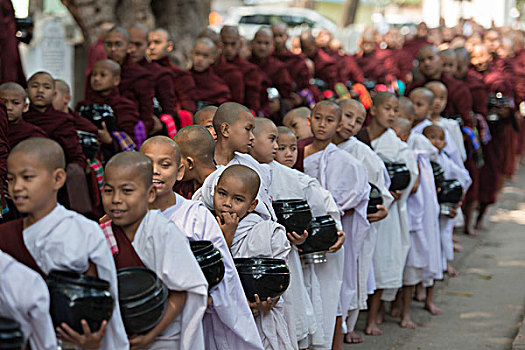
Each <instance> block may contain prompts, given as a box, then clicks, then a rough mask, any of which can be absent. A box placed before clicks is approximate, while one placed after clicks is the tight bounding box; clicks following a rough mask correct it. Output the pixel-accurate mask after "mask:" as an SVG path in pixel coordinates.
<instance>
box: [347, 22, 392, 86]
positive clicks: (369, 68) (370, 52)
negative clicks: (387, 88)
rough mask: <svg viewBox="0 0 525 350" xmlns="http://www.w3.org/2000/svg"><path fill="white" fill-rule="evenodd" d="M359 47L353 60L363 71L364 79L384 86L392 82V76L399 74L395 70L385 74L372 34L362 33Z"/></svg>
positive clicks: (384, 67)
mask: <svg viewBox="0 0 525 350" xmlns="http://www.w3.org/2000/svg"><path fill="white" fill-rule="evenodd" d="M359 47H360V50H359V51H358V52H357V53H356V54H355V55H354V58H355V60H356V62H357V64H358V65H359V67H360V68H361V70H362V71H363V74H364V76H365V79H367V80H370V81H373V82H375V83H378V84H386V83H390V82H392V80H393V78H394V75H397V74H399V72H398V71H397V69H396V70H395V71H393V72H387V70H386V66H385V64H384V61H383V60H382V59H381V58H380V56H379V55H378V53H379V52H378V50H377V43H376V40H375V37H374V35H373V33H371V32H365V33H363V37H362V38H361V39H360V40H359Z"/></svg>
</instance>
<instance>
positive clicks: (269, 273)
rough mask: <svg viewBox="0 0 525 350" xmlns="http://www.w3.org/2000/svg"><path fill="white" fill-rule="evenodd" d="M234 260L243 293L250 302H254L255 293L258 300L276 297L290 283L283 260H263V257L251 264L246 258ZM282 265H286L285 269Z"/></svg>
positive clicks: (288, 272) (288, 273)
mask: <svg viewBox="0 0 525 350" xmlns="http://www.w3.org/2000/svg"><path fill="white" fill-rule="evenodd" d="M234 261H235V266H236V267H237V272H238V273H239V277H240V279H241V284H242V287H243V289H244V294H245V295H246V298H248V300H249V301H251V302H255V294H257V295H258V296H259V299H260V300H266V299H267V298H268V297H269V298H272V299H273V298H277V297H278V296H280V295H282V294H283V293H284V292H285V291H286V289H287V288H288V285H289V284H290V271H289V270H288V267H287V266H286V263H285V262H284V260H281V259H271V260H268V261H265V258H257V259H255V260H253V261H252V262H251V264H250V262H249V261H247V260H239V259H234ZM237 264H239V265H237ZM283 265H284V266H286V268H285V269H283ZM278 271H282V272H278Z"/></svg>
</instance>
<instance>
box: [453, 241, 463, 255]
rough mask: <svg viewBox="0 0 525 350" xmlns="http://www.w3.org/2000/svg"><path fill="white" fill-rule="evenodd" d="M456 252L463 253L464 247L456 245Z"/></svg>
mask: <svg viewBox="0 0 525 350" xmlns="http://www.w3.org/2000/svg"><path fill="white" fill-rule="evenodd" d="M454 251H455V252H458V253H459V252H462V251H463V247H462V246H460V245H459V244H456V243H454Z"/></svg>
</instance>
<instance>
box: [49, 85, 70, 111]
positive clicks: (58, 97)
mask: <svg viewBox="0 0 525 350" xmlns="http://www.w3.org/2000/svg"><path fill="white" fill-rule="evenodd" d="M70 100H71V95H69V94H65V93H63V92H62V91H61V90H60V89H56V94H55V98H54V99H53V108H54V109H56V110H57V111H64V110H67V108H68V104H69V101H70Z"/></svg>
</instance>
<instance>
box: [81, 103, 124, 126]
mask: <svg viewBox="0 0 525 350" xmlns="http://www.w3.org/2000/svg"><path fill="white" fill-rule="evenodd" d="M79 113H80V115H81V116H83V117H84V118H87V119H89V120H90V121H91V122H92V123H93V124H95V126H96V127H97V128H99V129H102V122H104V123H105V124H106V128H107V129H108V131H109V132H111V131H113V130H114V129H115V124H116V116H115V112H114V111H113V108H111V106H109V105H106V104H92V105H84V106H82V107H80V110H79Z"/></svg>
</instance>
